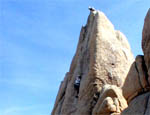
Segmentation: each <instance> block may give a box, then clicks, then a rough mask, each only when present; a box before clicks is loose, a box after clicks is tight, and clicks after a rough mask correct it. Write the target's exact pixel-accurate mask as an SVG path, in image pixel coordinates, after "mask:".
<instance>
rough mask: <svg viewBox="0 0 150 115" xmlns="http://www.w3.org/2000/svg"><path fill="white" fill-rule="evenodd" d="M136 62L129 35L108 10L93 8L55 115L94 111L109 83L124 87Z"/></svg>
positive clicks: (82, 113) (81, 34)
mask: <svg viewBox="0 0 150 115" xmlns="http://www.w3.org/2000/svg"><path fill="white" fill-rule="evenodd" d="M133 61H134V58H133V55H132V52H131V49H130V46H129V44H128V41H127V39H126V37H125V36H124V35H123V34H122V33H121V32H120V31H116V30H115V29H114V26H113V25H112V23H111V22H110V21H109V20H108V19H107V17H106V16H105V15H104V13H102V12H100V11H97V10H94V11H91V13H90V15H89V17H88V21H87V24H86V26H84V27H82V29H81V32H80V38H79V42H78V46H77V50H76V53H75V56H74V58H73V60H72V63H71V67H70V70H69V72H68V74H67V75H66V77H65V79H64V81H63V82H62V85H61V87H60V89H59V93H58V96H57V99H56V102H55V105H54V109H53V111H52V115H56V114H64V115H90V114H92V111H93V109H94V107H95V105H96V103H97V101H98V98H99V96H101V93H100V92H101V91H102V87H103V86H104V85H105V84H110V85H116V86H118V87H121V86H122V84H123V83H124V80H125V78H126V76H127V74H128V71H129V68H130V66H131V64H132V62H133ZM78 75H81V76H82V78H81V83H80V89H79V94H78V96H79V97H78V98H76V97H75V96H76V90H75V89H74V82H75V79H76V77H77V76H78ZM61 90H62V91H61ZM97 94H98V95H97ZM95 95H96V96H97V97H96V99H95ZM111 99H113V98H107V97H106V101H104V102H107V101H108V102H110V103H111ZM95 100H96V102H95ZM104 100H105V98H104Z"/></svg>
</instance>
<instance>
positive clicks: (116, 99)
mask: <svg viewBox="0 0 150 115" xmlns="http://www.w3.org/2000/svg"><path fill="white" fill-rule="evenodd" d="M127 107H128V105H127V102H126V100H125V99H124V97H123V95H122V91H121V89H120V88H118V87H117V86H115V85H104V87H103V89H102V91H101V95H100V97H99V99H98V101H97V104H96V105H95V107H94V109H93V115H103V114H105V115H110V114H112V113H113V114H114V113H116V114H117V113H118V114H119V113H121V111H123V110H124V109H125V108H127Z"/></svg>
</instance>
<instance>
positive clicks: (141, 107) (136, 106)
mask: <svg viewBox="0 0 150 115" xmlns="http://www.w3.org/2000/svg"><path fill="white" fill-rule="evenodd" d="M122 115H150V92H148V93H144V94H141V95H139V96H137V97H136V98H134V99H133V100H132V101H131V102H130V103H129V106H128V108H126V109H125V110H124V111H123V112H122Z"/></svg>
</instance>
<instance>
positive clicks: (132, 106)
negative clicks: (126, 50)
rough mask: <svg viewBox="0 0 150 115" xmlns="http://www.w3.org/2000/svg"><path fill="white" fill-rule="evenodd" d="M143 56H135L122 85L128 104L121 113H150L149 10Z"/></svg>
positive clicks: (134, 114) (145, 24) (137, 114)
mask: <svg viewBox="0 0 150 115" xmlns="http://www.w3.org/2000/svg"><path fill="white" fill-rule="evenodd" d="M142 49H143V52H144V56H137V58H136V61H135V62H134V63H133V64H132V66H131V69H130V71H129V73H128V75H127V78H126V80H125V83H124V85H123V87H122V91H123V95H124V97H125V98H126V99H127V100H128V103H129V106H128V108H126V109H125V110H124V111H123V112H122V115H150V98H149V97H150V10H148V12H147V15H146V17H145V22H144V27H143V33H142Z"/></svg>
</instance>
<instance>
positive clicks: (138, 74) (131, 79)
mask: <svg viewBox="0 0 150 115" xmlns="http://www.w3.org/2000/svg"><path fill="white" fill-rule="evenodd" d="M145 70H146V65H145V62H144V57H143V56H141V55H139V56H137V57H136V59H135V62H134V63H133V64H132V66H131V68H130V71H129V73H128V75H127V77H126V80H125V82H124V85H123V87H122V91H123V95H124V97H125V98H126V100H128V102H129V101H130V100H131V99H132V98H134V97H135V96H137V95H138V94H139V93H142V92H145V91H147V90H148V87H149V85H148V84H149V83H148V75H147V73H146V72H147V71H145Z"/></svg>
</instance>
